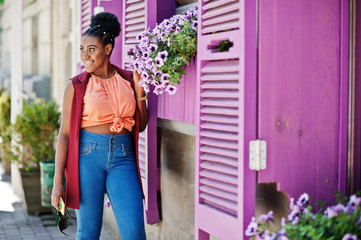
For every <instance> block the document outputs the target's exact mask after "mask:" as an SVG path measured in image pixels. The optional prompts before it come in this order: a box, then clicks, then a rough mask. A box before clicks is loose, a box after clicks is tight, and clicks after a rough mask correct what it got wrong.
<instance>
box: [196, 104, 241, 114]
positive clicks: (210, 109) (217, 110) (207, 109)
mask: <svg viewBox="0 0 361 240" xmlns="http://www.w3.org/2000/svg"><path fill="white" fill-rule="evenodd" d="M201 113H210V114H220V115H231V116H238V108H222V107H213V106H209V107H203V108H202V110H201Z"/></svg>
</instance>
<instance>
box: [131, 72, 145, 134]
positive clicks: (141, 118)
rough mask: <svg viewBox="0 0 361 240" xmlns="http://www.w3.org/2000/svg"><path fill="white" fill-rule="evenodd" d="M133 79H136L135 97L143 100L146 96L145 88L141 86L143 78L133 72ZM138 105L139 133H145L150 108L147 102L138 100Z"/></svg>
mask: <svg viewBox="0 0 361 240" xmlns="http://www.w3.org/2000/svg"><path fill="white" fill-rule="evenodd" d="M133 79H134V91H135V95H136V96H135V97H136V98H141V97H144V96H145V92H144V90H143V88H142V87H141V86H140V85H139V82H140V80H141V77H140V75H139V73H138V72H137V71H134V72H133ZM137 105H138V109H139V115H140V116H139V131H140V132H143V131H144V129H145V128H146V126H147V124H148V119H149V113H148V108H147V104H146V101H145V100H137Z"/></svg>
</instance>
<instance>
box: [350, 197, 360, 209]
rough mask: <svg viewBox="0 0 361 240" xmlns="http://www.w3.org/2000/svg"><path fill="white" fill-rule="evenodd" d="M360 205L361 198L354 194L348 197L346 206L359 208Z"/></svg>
mask: <svg viewBox="0 0 361 240" xmlns="http://www.w3.org/2000/svg"><path fill="white" fill-rule="evenodd" d="M360 204H361V197H357V196H356V195H355V194H354V195H352V196H351V197H350V201H349V202H348V204H347V205H348V206H353V207H356V208H357V207H359V206H360Z"/></svg>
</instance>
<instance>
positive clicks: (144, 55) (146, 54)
mask: <svg viewBox="0 0 361 240" xmlns="http://www.w3.org/2000/svg"><path fill="white" fill-rule="evenodd" d="M143 58H145V59H147V58H149V52H147V51H146V52H143Z"/></svg>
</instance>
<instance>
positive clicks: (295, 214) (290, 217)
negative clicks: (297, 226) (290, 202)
mask: <svg viewBox="0 0 361 240" xmlns="http://www.w3.org/2000/svg"><path fill="white" fill-rule="evenodd" d="M300 214H301V209H300V207H299V206H298V205H294V206H293V208H292V210H291V213H290V214H288V218H287V220H288V221H291V222H292V221H293V220H295V218H298V217H299V216H300Z"/></svg>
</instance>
